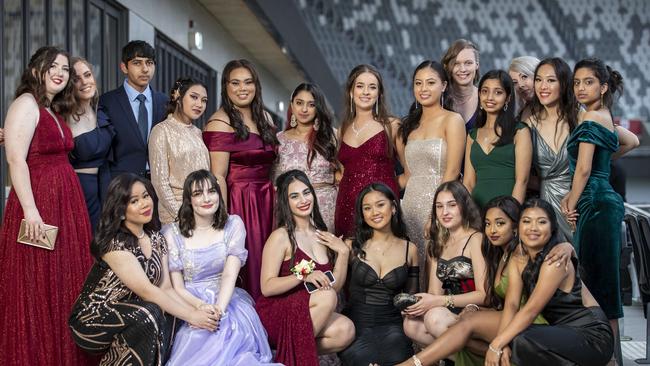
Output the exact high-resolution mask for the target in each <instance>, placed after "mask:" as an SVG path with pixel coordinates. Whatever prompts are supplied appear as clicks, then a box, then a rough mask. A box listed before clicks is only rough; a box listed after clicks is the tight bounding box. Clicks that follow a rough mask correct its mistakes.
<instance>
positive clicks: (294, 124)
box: [289, 114, 298, 128]
mask: <svg viewBox="0 0 650 366" xmlns="http://www.w3.org/2000/svg"><path fill="white" fill-rule="evenodd" d="M289 126H291V128H295V127H296V126H298V121H297V120H296V115H295V114H292V115H291V121H289Z"/></svg>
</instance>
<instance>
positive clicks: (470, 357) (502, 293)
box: [455, 270, 548, 366]
mask: <svg viewBox="0 0 650 366" xmlns="http://www.w3.org/2000/svg"><path fill="white" fill-rule="evenodd" d="M507 289H508V272H507V270H504V271H503V274H502V275H501V280H499V282H497V283H495V284H494V292H495V293H496V294H497V296H499V297H500V298H502V299H505V298H506V290H507ZM525 303H526V299H524V298H523V297H522V298H521V304H520V306H519V307H520V308H521V307H522V306H524V304H525ZM533 324H542V325H544V324H548V322H547V321H546V319H544V317H543V316H542V314H538V315H537V317H536V318H535V320H533ZM455 359H456V360H455V363H456V366H483V365H484V364H485V358H484V357H482V356H479V355H477V354H474V353H472V352H470V351H468V350H467V349H463V350H462V351H460V352H458V353H456V355H455ZM511 365H513V366H515V365H514V364H512V363H511Z"/></svg>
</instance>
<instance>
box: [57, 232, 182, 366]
mask: <svg viewBox="0 0 650 366" xmlns="http://www.w3.org/2000/svg"><path fill="white" fill-rule="evenodd" d="M150 238H151V247H152V251H151V257H149V258H147V257H146V256H145V255H144V253H143V252H142V250H141V249H140V247H139V246H137V247H135V248H129V247H126V246H125V244H124V242H119V241H117V240H115V241H113V242H112V243H111V246H110V248H109V250H108V251H109V252H110V251H128V252H130V253H132V254H133V255H134V256H135V258H136V259H137V261H138V262H139V263H140V266H141V267H142V270H143V272H144V274H145V275H146V276H147V278H148V279H149V281H150V282H151V283H152V284H153V285H155V286H159V285H160V284H161V282H162V280H163V277H164V273H163V260H164V259H165V254H167V245H166V243H165V239H164V238H163V236H162V235H161V234H160V233H158V232H154V233H152V234H151V236H150ZM173 323H174V319H173V318H171V317H170V316H168V315H167V316H166V315H165V314H164V313H163V311H162V310H161V309H160V307H159V306H158V305H156V304H154V303H151V302H147V301H144V300H142V299H141V298H139V297H138V296H137V295H136V294H135V293H133V292H132V291H131V289H129V288H128V287H127V286H126V285H125V284H124V283H123V282H122V281H121V280H120V279H119V278H118V277H117V275H116V274H115V273H114V272H113V271H112V270H111V268H110V267H109V266H108V265H107V264H106V263H105V262H103V261H100V262H96V263H95V264H94V266H93V268H92V269H91V271H90V273H89V274H88V278H87V279H86V283H85V284H84V288H83V290H82V292H81V295H79V298H78V299H77V302H76V303H75V305H74V307H73V309H72V314H71V315H70V319H69V322H68V324H69V326H70V328H71V330H72V337H73V339H74V340H75V342H76V343H77V345H79V346H80V347H81V348H83V349H85V350H87V351H89V352H93V353H104V355H103V357H102V359H101V361H100V365H129V364H144V365H162V364H163V362H164V357H165V355H166V353H167V349H168V347H169V345H170V343H171V335H172V329H173Z"/></svg>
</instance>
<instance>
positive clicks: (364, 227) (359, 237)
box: [352, 182, 408, 259]
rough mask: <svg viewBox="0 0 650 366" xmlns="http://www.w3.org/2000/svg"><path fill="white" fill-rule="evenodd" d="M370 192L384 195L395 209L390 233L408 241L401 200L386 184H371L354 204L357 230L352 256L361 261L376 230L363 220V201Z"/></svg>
mask: <svg viewBox="0 0 650 366" xmlns="http://www.w3.org/2000/svg"><path fill="white" fill-rule="evenodd" d="M370 192H379V193H381V194H382V195H384V196H385V197H386V198H387V199H388V200H389V201H390V202H391V205H393V207H394V208H395V214H393V216H392V217H391V218H390V231H391V233H393V235H395V236H396V237H398V238H400V239H406V240H408V235H407V234H406V225H405V224H404V219H403V218H402V209H401V208H400V205H399V199H398V198H397V197H396V196H395V193H393V190H392V189H390V188H388V186H387V185H385V184H384V183H379V182H375V183H370V184H368V185H367V186H365V187H364V188H363V190H361V192H359V195H358V196H357V200H356V202H355V204H354V219H355V222H356V229H355V231H354V238H353V240H352V254H354V255H355V256H359V257H360V258H361V259H365V258H366V252H365V251H364V250H363V247H364V246H365V244H366V242H367V241H368V240H370V238H372V234H373V231H374V229H373V228H371V227H370V225H368V224H367V223H366V220H364V218H363V199H364V197H365V196H366V195H367V194H368V193H370Z"/></svg>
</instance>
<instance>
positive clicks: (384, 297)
mask: <svg viewBox="0 0 650 366" xmlns="http://www.w3.org/2000/svg"><path fill="white" fill-rule="evenodd" d="M398 202H399V201H398V200H397V199H396V197H395V195H394V194H393V191H392V190H391V189H390V188H388V186H386V185H384V184H383V183H372V184H370V185H368V186H366V187H365V188H364V189H363V190H362V191H361V193H359V196H358V197H357V200H356V204H355V220H356V230H355V235H354V239H353V240H352V241H351V242H348V243H349V244H350V245H351V247H352V248H351V249H352V256H351V259H350V265H349V274H348V284H349V288H348V289H349V302H348V305H347V307H346V308H345V310H344V311H343V314H345V315H347V316H348V317H349V318H350V319H351V320H352V322H354V326H355V329H356V338H355V340H354V342H353V343H352V344H351V345H350V346H349V347H348V348H346V349H345V350H344V351H342V352H341V353H340V354H339V356H340V358H341V360H342V361H343V364H344V365H350V366H352V365H354V366H356V365H369V364H380V365H394V364H396V363H398V362H400V361H401V360H403V359H405V358H408V357H411V356H412V355H413V349H412V347H411V340H410V339H409V338H408V337H406V335H405V334H404V330H403V329H402V315H401V314H400V311H399V310H398V309H397V308H396V307H395V306H394V305H393V297H394V296H395V295H396V294H398V293H402V292H409V293H411V294H413V293H416V292H417V287H418V281H419V277H418V275H419V267H418V256H417V247H416V246H415V244H413V243H411V242H409V241H408V240H406V239H405V238H406V229H405V226H404V222H403V221H402V212H401V210H400V207H399V203H398Z"/></svg>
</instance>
